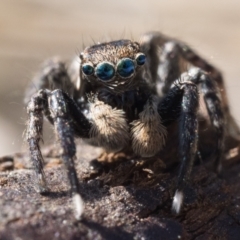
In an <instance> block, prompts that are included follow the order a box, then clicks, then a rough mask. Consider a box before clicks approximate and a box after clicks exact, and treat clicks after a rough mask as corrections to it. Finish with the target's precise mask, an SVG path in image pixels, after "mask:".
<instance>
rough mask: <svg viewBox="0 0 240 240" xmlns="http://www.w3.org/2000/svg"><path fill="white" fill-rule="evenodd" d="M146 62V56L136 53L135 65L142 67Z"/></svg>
mask: <svg viewBox="0 0 240 240" xmlns="http://www.w3.org/2000/svg"><path fill="white" fill-rule="evenodd" d="M145 61H146V56H145V54H143V53H138V54H137V56H136V62H137V65H140V66H141V65H143V64H144V63H145Z"/></svg>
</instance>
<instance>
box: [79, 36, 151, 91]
mask: <svg viewBox="0 0 240 240" xmlns="http://www.w3.org/2000/svg"><path fill="white" fill-rule="evenodd" d="M80 58H81V67H80V74H81V76H83V77H84V78H85V79H87V80H88V81H90V82H92V83H93V82H94V84H97V85H103V86H105V87H107V88H108V89H110V90H114V91H115V92H118V91H120V92H122V91H125V90H128V89H130V88H131V87H132V86H134V85H135V84H134V79H135V76H136V75H138V73H140V72H141V69H142V68H141V67H142V66H143V65H144V63H145V61H146V57H145V54H143V53H141V52H140V45H139V44H138V43H137V42H132V41H130V40H119V41H113V42H109V43H103V44H98V45H94V46H91V47H88V48H86V49H85V50H84V51H83V52H82V53H81V55H80Z"/></svg>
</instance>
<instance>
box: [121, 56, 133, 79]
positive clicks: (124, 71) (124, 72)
mask: <svg viewBox="0 0 240 240" xmlns="http://www.w3.org/2000/svg"><path fill="white" fill-rule="evenodd" d="M134 71H135V65H134V62H133V60H132V59H130V58H123V59H121V60H120V61H119V62H118V64H117V72H118V74H119V75H120V76H121V77H123V78H128V77H130V76H132V75H133V73H134Z"/></svg>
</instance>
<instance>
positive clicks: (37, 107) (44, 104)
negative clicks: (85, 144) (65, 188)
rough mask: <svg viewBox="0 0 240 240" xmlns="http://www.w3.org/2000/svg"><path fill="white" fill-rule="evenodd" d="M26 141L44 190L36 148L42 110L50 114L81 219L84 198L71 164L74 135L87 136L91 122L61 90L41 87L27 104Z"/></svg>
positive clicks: (43, 180) (40, 155) (39, 181)
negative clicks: (51, 90) (81, 195)
mask: <svg viewBox="0 0 240 240" xmlns="http://www.w3.org/2000/svg"><path fill="white" fill-rule="evenodd" d="M27 108H28V114H29V120H28V127H27V132H26V135H27V141H28V143H29V147H30V154H31V161H32V162H33V165H34V168H35V172H36V174H37V176H38V185H39V191H40V192H46V191H47V190H48V189H47V186H46V180H45V176H44V171H43V157H42V154H41V151H40V147H39V141H40V139H41V138H42V124H43V113H45V114H46V113H49V114H50V116H48V119H51V122H52V123H53V124H54V127H55V131H56V134H57V138H58V140H59V142H60V147H61V148H60V154H61V157H62V159H63V162H64V164H65V166H66V169H67V172H68V178H69V181H70V185H71V193H72V195H73V200H74V203H75V207H76V209H75V210H76V212H75V213H76V218H78V219H79V218H80V216H81V214H82V211H83V201H82V200H81V197H80V194H79V185H78V179H77V173H76V170H75V167H74V158H75V153H76V146H75V142H74V135H77V136H80V137H85V138H87V137H89V132H90V129H91V124H90V122H89V121H88V120H87V119H86V118H85V116H84V115H83V114H82V113H81V111H80V109H79V108H78V107H77V105H76V104H75V103H74V101H73V100H72V99H71V98H70V97H68V95H67V94H66V93H64V92H63V91H62V90H60V89H57V90H54V91H53V92H50V91H49V90H40V91H39V92H38V93H37V94H36V95H34V96H33V97H32V98H31V100H30V102H29V104H28V107H27Z"/></svg>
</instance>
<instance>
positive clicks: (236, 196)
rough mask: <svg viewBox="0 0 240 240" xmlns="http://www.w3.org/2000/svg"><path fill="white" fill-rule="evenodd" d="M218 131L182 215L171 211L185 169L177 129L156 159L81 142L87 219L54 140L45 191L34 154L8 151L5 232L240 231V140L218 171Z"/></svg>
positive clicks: (172, 234)
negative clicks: (76, 207) (79, 214)
mask: <svg viewBox="0 0 240 240" xmlns="http://www.w3.org/2000/svg"><path fill="white" fill-rule="evenodd" d="M203 129H204V128H203ZM169 132H173V133H176V131H173V130H172V131H169ZM204 134H205V135H204ZM212 134H213V133H212V132H211V131H210V132H209V131H208V132H207V133H206V132H203V133H202V135H201V137H200V143H201V144H200V150H201V155H202V159H203V161H199V160H197V161H196V166H194V168H193V172H192V181H191V183H190V184H189V186H188V188H187V189H186V198H185V202H184V208H183V210H182V212H181V214H180V215H179V216H175V215H173V214H172V213H171V203H172V196H173V194H174V191H175V189H174V186H175V181H176V176H177V170H178V165H177V164H176V163H175V161H172V160H173V159H175V160H176V159H177V155H176V151H177V142H175V141H173V139H177V137H176V136H175V137H174V136H169V138H168V139H169V142H168V143H167V147H166V148H165V149H164V151H163V152H162V153H160V155H159V156H158V157H155V158H153V159H149V160H144V159H140V158H136V157H133V156H131V155H128V154H115V155H114V154H112V155H102V157H101V158H99V159H98V160H96V157H98V156H99V153H100V150H99V149H97V148H94V147H90V146H87V145H85V144H83V143H80V144H79V145H78V156H77V159H76V166H77V172H78V177H79V179H80V187H81V192H82V197H83V198H84V200H85V203H86V206H85V207H86V210H85V212H84V216H83V220H82V221H79V222H77V221H76V220H75V219H74V214H73V211H72V205H71V198H70V195H69V192H68V189H69V185H68V180H67V176H66V171H65V169H64V166H63V165H62V162H61V160H60V159H59V158H58V154H57V151H55V150H54V149H55V148H53V146H48V147H47V148H45V149H44V151H43V156H44V158H45V161H46V165H45V171H46V176H47V180H48V183H49V186H50V188H51V192H50V193H48V194H46V195H44V196H43V195H40V194H39V193H37V192H36V191H35V189H34V181H35V180H34V179H35V175H34V173H33V170H32V169H31V165H30V163H29V157H28V155H27V154H24V153H20V154H15V155H13V156H9V157H3V158H1V159H0V207H1V211H0V239H3V240H13V239H14V240H15V239H19V240H20V239H27V240H28V239H29V240H30V239H34V240H40V239H44V240H45V239H64V240H74V239H114V240H117V239H168V240H171V239H197V240H201V239H204V240H207V239H231V240H234V239H240V207H239V206H240V181H239V176H240V156H239V152H238V151H239V148H238V145H239V143H237V142H235V141H232V140H231V139H230V140H229V139H228V140H227V149H226V160H225V161H224V167H223V173H222V176H217V175H216V174H215V173H214V172H213V171H211V170H208V168H209V167H208V166H210V165H211V164H210V162H211V154H210V153H211V152H213V149H214V145H213V143H212V140H213V139H214V138H213V137H211V136H213V135H212ZM202 139H205V140H204V141H203V140H202ZM56 149H57V148H56ZM94 159H95V160H94ZM102 159H104V160H106V159H107V160H108V161H102ZM163 160H164V161H163Z"/></svg>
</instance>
